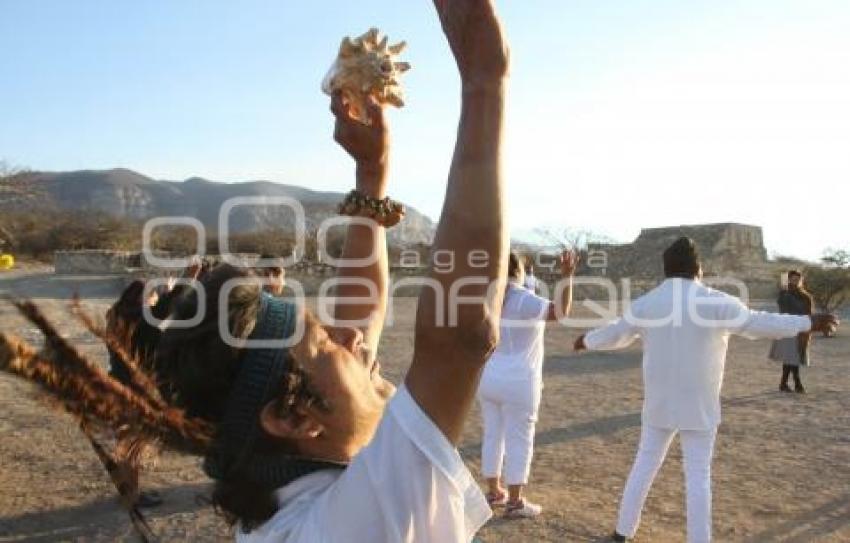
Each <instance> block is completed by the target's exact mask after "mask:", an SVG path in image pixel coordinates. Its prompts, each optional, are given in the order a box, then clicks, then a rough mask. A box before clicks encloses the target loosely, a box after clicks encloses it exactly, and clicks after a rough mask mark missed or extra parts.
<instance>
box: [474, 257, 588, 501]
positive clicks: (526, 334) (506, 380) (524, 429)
mask: <svg viewBox="0 0 850 543" xmlns="http://www.w3.org/2000/svg"><path fill="white" fill-rule="evenodd" d="M577 264H578V256H577V255H576V253H574V252H569V251H565V252H564V254H563V255H562V259H561V273H562V275H563V277H564V279H565V281H566V282H565V284H561V285H559V288H560V289H561V290H560V292H561V299H560V304H556V303H554V302H551V301H549V300H547V299H545V298H541V297H540V296H537V295H536V294H534V292H532V291H529V290H527V289H526V288H524V287H523V282H524V279H525V273H524V271H523V267H522V264H521V263H520V260H519V258H518V257H517V255H516V254H514V253H511V254H510V256H509V259H508V286H507V289H506V292H505V301H504V305H503V306H502V320H501V322H500V339H499V345H498V346H497V347H496V351H495V352H494V353H493V355H492V356H491V357H490V360H488V361H487V365H486V366H485V367H484V374H483V376H482V377H481V385H480V386H479V388H478V402H479V404H480V406H481V418H482V422H483V424H484V436H483V439H482V443H481V470H482V472H483V475H484V477H485V478H486V479H487V484H488V487H489V492H488V494H487V501H488V502H489V503H490V505H491V506H502V505H504V506H505V515H506V516H511V517H533V516H537V515H539V514H540V512H541V511H542V508H541V507H540V506H539V505H537V504H534V503H531V502H529V501H528V500H526V499H525V498H523V495H522V493H523V488H524V487H525V485H527V484H528V475H529V472H530V469H531V456H532V449H533V447H534V426H535V423H536V422H537V410H538V407H539V406H540V394H541V391H542V390H543V332H544V330H545V329H546V322H547V321H555V320H559V319H561V318H564V317H566V316H567V315H568V314H569V311H570V305H572V293H573V285H572V276H573V274H574V273H575V269H576V265H577ZM503 461H504V469H505V482H506V483H507V485H508V490H507V492H506V491H505V489H504V486H503V485H502V463H503Z"/></svg>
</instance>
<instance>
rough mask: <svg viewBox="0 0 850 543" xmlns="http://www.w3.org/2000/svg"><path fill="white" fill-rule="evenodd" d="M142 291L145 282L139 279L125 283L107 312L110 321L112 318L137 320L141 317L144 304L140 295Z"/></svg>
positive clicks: (143, 290)
mask: <svg viewBox="0 0 850 543" xmlns="http://www.w3.org/2000/svg"><path fill="white" fill-rule="evenodd" d="M144 292H145V282H144V281H143V280H141V279H135V280H133V281H132V282H131V283H130V284H129V285H127V287H126V288H125V289H124V290H123V291H122V292H121V294H120V295H119V296H118V299H117V300H116V301H115V303H114V304H112V307H110V308H109V311H108V312H107V315H108V316H109V319H110V321H111V320H113V319H115V320H118V319H121V320H125V321H133V322H136V321H138V320H139V319H140V318H141V317H142V304H144V300H143V299H142V296H143V294H144Z"/></svg>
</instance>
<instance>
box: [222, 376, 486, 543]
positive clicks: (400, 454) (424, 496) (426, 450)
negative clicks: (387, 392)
mask: <svg viewBox="0 0 850 543" xmlns="http://www.w3.org/2000/svg"><path fill="white" fill-rule="evenodd" d="M277 496H278V500H279V502H280V504H281V509H280V510H278V512H277V513H276V514H275V515H274V516H273V517H272V518H271V519H269V520H268V521H267V522H266V523H265V524H263V525H262V526H261V527H259V528H257V529H256V530H254V531H252V532H250V533H249V534H244V533H242V532H241V530H239V529H238V528H237V536H236V541H237V542H239V543H260V542H263V543H271V542H276V543H278V542H281V543H282V542H286V543H294V542H298V543H361V542H362V543H381V542H386V543H403V542H414V541H415V542H433V543H444V542H446V543H453V542H463V543H468V542H469V541H471V540H472V537H473V536H474V535H475V533H476V532H477V531H478V530H479V529H480V528H481V527H482V526H483V525H484V523H485V522H487V520H488V519H489V518H490V516H491V515H492V511H491V510H490V507H489V506H488V505H487V500H486V499H485V498H484V494H482V492H481V489H480V488H479V487H478V485H477V484H476V482H475V481H474V480H473V478H472V475H471V474H470V473H469V470H468V469H467V468H466V465H464V463H463V460H461V458H460V455H459V454H458V452H457V449H455V448H454V447H453V446H452V445H451V443H450V442H449V441H448V439H446V437H445V436H444V435H443V433H442V432H441V431H440V430H439V428H437V427H436V426H435V425H434V423H433V422H432V421H431V419H430V418H428V416H427V415H426V414H425V413H424V412H423V411H422V409H421V408H420V407H419V405H418V404H417V403H416V401H415V400H414V399H413V398H412V397H411V396H410V393H409V392H408V391H407V389H406V388H405V387H403V386H402V387H400V388H399V390H398V392H396V395H395V397H394V398H393V399H392V400H391V401H390V404H389V406H388V407H387V410H386V412H385V413H384V418H383V419H382V420H381V424H380V426H379V427H378V431H377V433H376V434H375V437H374V438H373V439H372V441H371V442H370V443H369V445H368V446H367V447H366V448H364V449H363V450H362V451H361V452H360V453H359V454H358V455H357V456H356V457H355V458H354V459H353V460H352V462H351V464H349V466H348V467H347V468H346V469H345V470H340V471H337V470H330V471H320V472H316V473H312V474H310V475H307V476H304V477H301V478H299V479H297V480H295V481H293V482H292V483H290V484H288V485H286V486H285V487H283V488H281V489H279V490H278V491H277Z"/></svg>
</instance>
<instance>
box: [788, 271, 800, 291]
mask: <svg viewBox="0 0 850 543" xmlns="http://www.w3.org/2000/svg"><path fill="white" fill-rule="evenodd" d="M800 279H802V277H800V276H799V275H797V274H796V273H792V274H789V275H788V286H789V287H791V288H797V287H799V286H800Z"/></svg>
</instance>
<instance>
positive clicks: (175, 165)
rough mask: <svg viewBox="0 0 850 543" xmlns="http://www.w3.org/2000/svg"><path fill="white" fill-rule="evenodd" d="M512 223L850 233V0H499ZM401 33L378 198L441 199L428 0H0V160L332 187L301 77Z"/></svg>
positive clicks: (335, 168) (443, 147)
mask: <svg viewBox="0 0 850 543" xmlns="http://www.w3.org/2000/svg"><path fill="white" fill-rule="evenodd" d="M498 4H499V7H500V10H501V12H502V15H503V18H504V21H505V25H506V27H507V30H508V34H509V37H510V40H511V44H512V49H513V60H514V66H513V77H512V82H511V95H510V103H509V119H508V121H509V122H508V139H507V155H506V169H507V173H508V180H509V188H508V194H509V208H510V212H511V221H512V224H513V227H514V229H515V231H517V232H521V231H529V230H531V229H533V228H534V227H536V226H540V225H544V224H567V225H574V226H580V227H585V228H591V229H594V230H598V231H600V232H603V233H606V234H608V235H610V236H612V237H614V238H615V239H619V240H622V241H628V240H630V239H631V238H633V237H634V236H635V235H637V233H638V231H639V229H640V228H641V227H646V226H666V225H675V224H682V223H688V224H694V223H704V222H726V221H734V222H743V223H750V224H757V225H761V226H763V227H764V229H765V240H766V243H767V246H768V249H769V250H770V251H771V252H774V253H778V254H793V255H797V256H802V257H809V258H816V257H817V256H819V255H820V253H821V252H822V250H823V249H824V248H825V247H828V246H833V247H839V246H840V247H845V248H847V247H850V31H848V29H850V2H847V1H846V0H806V1H803V0H722V1H718V0H710V1H708V0H689V1H681V0H606V1H599V0H581V1H579V0H500V1H499V2H498ZM370 26H378V27H380V28H381V29H382V30H384V31H386V32H387V33H389V34H390V38H391V39H395V38H403V39H405V40H407V41H408V43H409V49H408V52H407V54H406V55H405V56H406V59H407V60H409V61H410V62H411V63H412V64H413V70H412V71H411V72H409V75H408V76H407V77H406V79H405V87H406V91H407V99H408V106H407V107H406V108H405V109H403V110H400V111H393V112H392V113H391V115H392V123H393V133H394V154H393V172H394V175H393V179H392V186H391V189H390V192H391V194H392V195H393V196H395V197H397V198H399V199H401V200H404V201H405V202H407V203H409V204H411V205H413V206H415V207H417V208H419V209H421V210H423V211H424V212H426V213H428V214H430V215H431V216H432V217H435V218H436V216H437V215H438V214H439V208H440V204H441V201H442V195H443V189H444V184H445V177H446V171H447V168H448V163H449V160H450V156H451V148H452V144H453V141H454V132H455V127H456V117H457V110H458V83H457V77H456V75H455V71H454V67H453V65H452V61H451V58H450V56H449V53H448V49H447V47H446V46H445V44H444V41H443V37H442V35H441V33H440V30H439V26H438V24H437V22H436V18H435V16H434V14H433V13H432V6H431V2H430V0H358V1H356V2H355V1H350V0H345V1H343V0H325V1H316V2H296V1H294V0H251V1H239V2H233V1H222V0H216V1H212V0H204V1H178V0H146V1H143V2H116V1H114V0H98V1H95V0H74V1H68V0H38V1H33V0H0V159H5V160H7V161H9V162H11V163H14V164H19V165H24V166H29V167H31V168H33V169H42V170H71V169H82V168H111V167H119V166H120V167H127V168H132V169H134V170H137V171H139V172H141V173H144V174H146V175H149V176H151V177H155V178H158V179H184V178H186V177H189V176H193V175H199V176H203V177H206V178H209V179H214V180H221V181H241V180H253V179H269V180H273V181H280V182H287V183H294V184H300V185H305V186H309V187H313V188H316V189H327V190H339V191H344V190H347V189H349V188H350V187H351V185H352V167H351V164H350V162H349V161H348V159H347V158H346V156H345V155H344V154H343V153H342V151H340V150H338V149H336V148H335V146H334V144H333V142H332V140H331V131H332V120H331V117H330V113H329V112H328V109H327V107H328V100H327V98H326V97H325V96H324V95H322V94H321V93H320V92H319V82H320V80H321V79H322V76H323V75H324V73H325V71H326V70H327V68H328V66H329V65H330V63H331V61H332V60H333V58H334V56H335V54H336V49H337V47H338V44H339V40H340V38H341V37H342V36H344V35H355V34H360V33H362V32H363V31H365V30H367V29H368V28H369V27H370Z"/></svg>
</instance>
